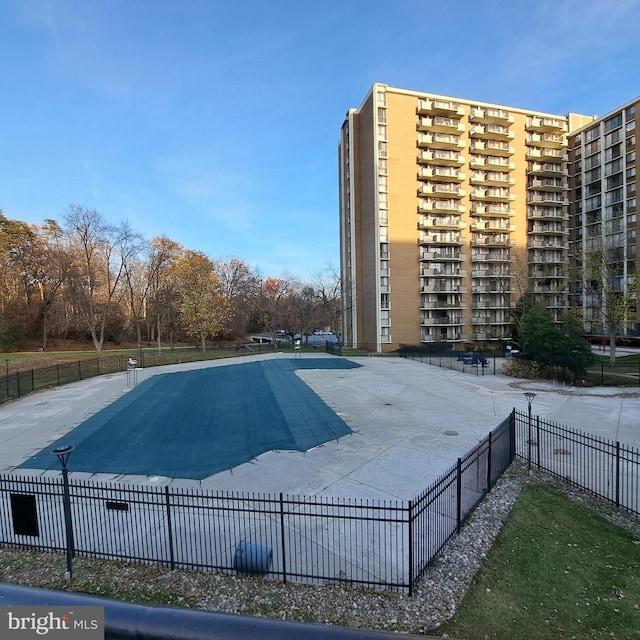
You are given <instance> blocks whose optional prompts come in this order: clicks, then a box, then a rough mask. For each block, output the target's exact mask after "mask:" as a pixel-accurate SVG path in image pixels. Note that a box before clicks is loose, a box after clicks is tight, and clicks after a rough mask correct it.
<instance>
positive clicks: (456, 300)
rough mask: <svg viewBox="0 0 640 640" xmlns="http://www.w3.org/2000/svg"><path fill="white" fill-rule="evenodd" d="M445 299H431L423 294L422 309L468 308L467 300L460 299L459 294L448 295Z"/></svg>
mask: <svg viewBox="0 0 640 640" xmlns="http://www.w3.org/2000/svg"><path fill="white" fill-rule="evenodd" d="M446 298H447V299H446V301H445V300H429V299H428V296H427V295H424V296H422V300H421V301H420V309H421V310H423V311H428V310H431V309H466V308H467V307H468V305H467V303H466V302H462V301H461V300H460V296H459V295H448V296H446Z"/></svg>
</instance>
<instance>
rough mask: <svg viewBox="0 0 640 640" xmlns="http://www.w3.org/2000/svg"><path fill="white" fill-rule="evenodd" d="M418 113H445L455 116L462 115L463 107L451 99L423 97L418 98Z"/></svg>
mask: <svg viewBox="0 0 640 640" xmlns="http://www.w3.org/2000/svg"><path fill="white" fill-rule="evenodd" d="M417 111H418V113H419V114H420V115H431V114H433V115H445V116H457V117H461V116H463V115H464V108H463V107H462V106H460V104H459V103H458V102H454V101H453V100H441V99H439V98H423V99H420V100H418V109H417Z"/></svg>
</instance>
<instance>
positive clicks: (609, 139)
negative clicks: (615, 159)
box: [604, 129, 622, 147]
mask: <svg viewBox="0 0 640 640" xmlns="http://www.w3.org/2000/svg"><path fill="white" fill-rule="evenodd" d="M620 140H622V129H616V131H612V132H611V133H607V135H606V136H605V137H604V146H605V147H610V146H611V145H612V144H615V143H616V142H620Z"/></svg>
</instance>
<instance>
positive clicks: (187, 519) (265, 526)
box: [0, 417, 514, 593]
mask: <svg viewBox="0 0 640 640" xmlns="http://www.w3.org/2000/svg"><path fill="white" fill-rule="evenodd" d="M512 424H513V421H512V420H511V417H509V418H507V419H506V420H505V421H503V423H502V424H501V425H500V426H499V427H498V428H497V429H495V430H494V431H493V432H492V433H490V434H489V435H488V436H487V438H485V440H484V441H483V442H481V443H480V444H478V445H477V446H476V447H475V448H474V449H473V450H472V451H470V452H469V453H468V454H467V455H465V456H464V457H463V458H460V459H458V461H457V463H456V464H455V465H453V466H452V467H451V469H450V470H449V471H447V472H446V473H445V474H443V475H442V476H441V477H440V478H439V479H438V480H437V481H436V482H435V483H434V484H433V485H432V486H431V487H429V488H428V489H427V490H426V491H424V492H423V493H422V494H420V495H419V496H418V497H417V498H416V499H415V500H412V501H409V502H407V501H380V500H361V499H344V498H328V497H318V496H302V497H299V496H289V495H284V494H279V495H271V494H257V493H252V494H247V493H222V492H210V491H205V490H197V489H180V488H175V487H170V486H165V487H147V486H144V487H141V486H137V485H128V484H115V483H101V482H91V481H87V480H75V479H71V480H70V483H69V485H70V496H71V507H72V508H71V518H72V523H73V536H72V537H73V545H74V549H73V554H82V555H84V556H88V557H101V558H121V559H124V560H129V561H144V562H154V563H160V564H164V565H168V566H170V567H171V568H178V567H180V568H190V569H200V570H218V571H222V572H231V571H249V572H252V573H264V574H268V575H269V576H272V577H274V578H279V579H281V580H284V581H295V582H306V583H316V584H318V583H319V584H326V583H332V584H334V583H349V584H358V585H365V586H368V587H373V588H380V589H394V590H406V591H408V592H409V593H412V590H413V588H414V586H415V584H416V581H417V580H418V579H419V578H420V576H421V575H422V574H423V573H424V572H425V571H426V569H427V567H428V566H429V564H430V563H431V561H432V560H433V559H434V557H435V555H436V554H437V553H438V551H439V550H440V549H441V548H442V547H443V545H444V544H445V543H446V542H447V540H449V539H450V538H451V536H453V535H455V533H456V532H457V531H459V530H460V526H461V523H462V521H463V520H464V518H465V517H466V516H467V515H468V514H469V513H470V512H471V511H472V510H473V509H474V507H475V506H476V505H477V504H478V502H479V501H480V500H481V499H482V497H483V496H484V495H485V494H486V492H487V491H488V490H489V489H490V487H491V486H492V485H493V483H494V482H495V480H496V478H497V477H499V475H500V474H501V473H502V472H503V471H504V470H505V469H506V468H507V467H508V465H509V464H510V462H511V459H512V455H513V451H514V446H513V428H512ZM62 503H63V484H62V480H61V479H60V478H58V477H55V476H52V477H37V478H32V477H17V476H12V475H4V476H0V505H1V506H2V509H1V512H0V543H1V544H5V545H10V546H14V547H21V548H32V549H41V550H54V551H62V550H64V549H66V546H65V545H66V543H65V540H66V538H65V522H64V513H63V504H62Z"/></svg>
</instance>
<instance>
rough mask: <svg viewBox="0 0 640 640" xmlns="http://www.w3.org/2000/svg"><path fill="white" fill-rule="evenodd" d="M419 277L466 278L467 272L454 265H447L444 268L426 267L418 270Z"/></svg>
mask: <svg viewBox="0 0 640 640" xmlns="http://www.w3.org/2000/svg"><path fill="white" fill-rule="evenodd" d="M420 275H421V276H439V277H444V278H466V277H467V272H466V271H465V270H464V269H460V267H458V266H456V265H454V264H451V263H449V264H447V265H446V266H444V267H438V268H436V267H428V266H423V267H421V268H420Z"/></svg>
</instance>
